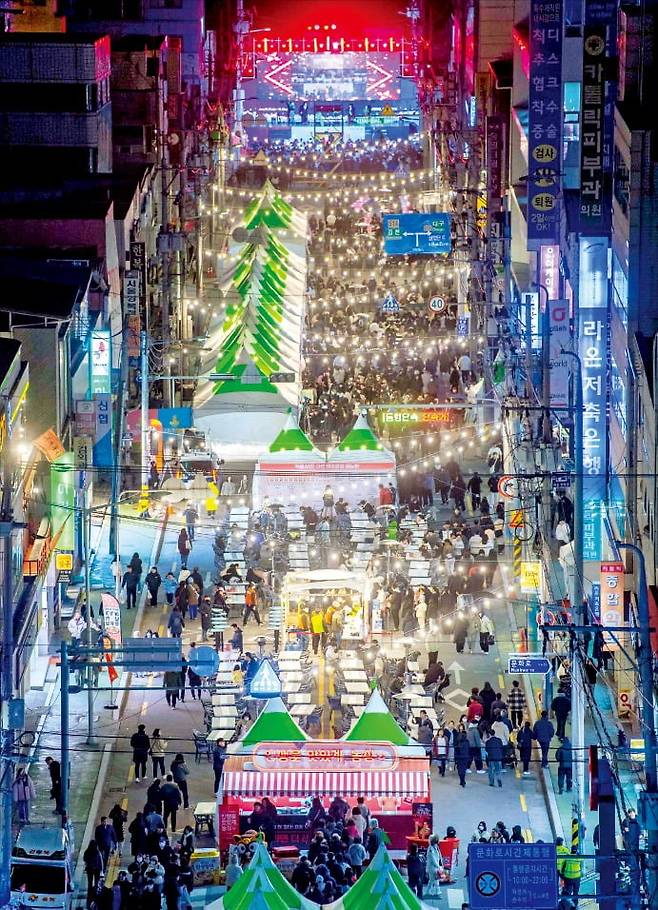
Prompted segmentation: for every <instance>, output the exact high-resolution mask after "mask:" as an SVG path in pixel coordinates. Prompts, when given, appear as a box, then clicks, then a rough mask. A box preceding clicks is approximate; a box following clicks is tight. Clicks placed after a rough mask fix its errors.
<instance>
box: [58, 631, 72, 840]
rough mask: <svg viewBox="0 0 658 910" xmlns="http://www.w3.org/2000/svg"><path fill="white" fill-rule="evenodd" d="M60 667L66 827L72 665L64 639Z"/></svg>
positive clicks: (61, 767) (60, 652) (61, 775)
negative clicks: (70, 664) (70, 665)
mask: <svg viewBox="0 0 658 910" xmlns="http://www.w3.org/2000/svg"><path fill="white" fill-rule="evenodd" d="M59 654H60V661H59V663H60V668H59V685H60V721H59V723H60V727H59V730H60V738H61V741H62V744H61V746H62V752H61V756H60V758H61V761H60V779H61V784H60V786H61V788H62V793H61V803H62V828H66V826H67V824H68V817H69V779H70V775H69V762H70V757H69V756H70V752H69V685H70V676H71V673H70V667H69V649H68V644H67V642H66V641H65V640H63V641H62V643H61V645H60V649H59Z"/></svg>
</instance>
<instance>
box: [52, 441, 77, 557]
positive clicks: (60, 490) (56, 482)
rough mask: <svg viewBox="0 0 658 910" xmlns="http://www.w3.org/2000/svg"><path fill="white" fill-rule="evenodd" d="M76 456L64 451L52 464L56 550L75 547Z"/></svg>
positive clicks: (53, 527) (67, 549)
mask: <svg viewBox="0 0 658 910" xmlns="http://www.w3.org/2000/svg"><path fill="white" fill-rule="evenodd" d="M74 459H75V456H74V454H73V452H64V454H63V455H60V456H59V458H57V459H55V461H53V463H52V464H51V466H50V521H51V524H52V529H53V539H55V540H56V541H57V542H56V544H55V549H56V550H66V551H71V552H73V550H74V549H75V463H74Z"/></svg>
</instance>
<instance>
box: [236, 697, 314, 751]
mask: <svg viewBox="0 0 658 910" xmlns="http://www.w3.org/2000/svg"><path fill="white" fill-rule="evenodd" d="M305 739H308V737H307V735H306V733H304V731H303V730H302V728H301V727H299V726H298V725H297V723H296V722H295V720H294V719H293V718H292V717H291V716H290V714H289V713H288V709H287V708H286V706H285V705H284V703H283V702H282V701H281V699H280V698H271V699H270V700H269V701H268V702H267V704H266V705H265V707H264V708H263V710H262V711H261V712H260V714H259V715H258V717H257V718H256V720H255V722H254V723H253V724H252V726H251V727H250V728H249V730H247V732H246V733H245V735H244V737H243V738H242V739H241V743H242V744H243V745H244V746H256V745H258V743H262V742H301V741H302V740H305Z"/></svg>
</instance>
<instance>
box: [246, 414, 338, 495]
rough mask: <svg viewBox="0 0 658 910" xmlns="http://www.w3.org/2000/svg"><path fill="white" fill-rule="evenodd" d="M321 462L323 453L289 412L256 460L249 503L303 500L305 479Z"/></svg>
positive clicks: (305, 485)
mask: <svg viewBox="0 0 658 910" xmlns="http://www.w3.org/2000/svg"><path fill="white" fill-rule="evenodd" d="M324 464H325V455H324V453H323V452H320V451H319V450H318V449H316V448H315V446H314V445H313V443H312V442H311V440H310V439H309V438H308V436H307V435H306V433H304V432H303V431H302V430H300V428H299V426H298V424H297V421H296V420H295V418H294V416H293V414H292V412H291V413H290V414H289V415H288V419H287V421H286V423H285V426H284V427H283V429H282V430H281V432H280V433H279V434H278V435H277V436H276V438H275V440H274V442H272V443H271V444H270V446H269V448H268V450H267V452H265V453H264V454H263V455H261V456H260V458H259V459H258V461H257V463H256V470H255V471H254V480H253V487H252V502H253V507H254V508H259V507H261V506H262V505H263V503H264V502H265V501H266V500H269V501H270V502H271V503H280V504H282V505H286V504H287V503H289V502H302V501H306V499H307V497H308V492H309V491H308V486H309V480H310V479H311V478H312V477H314V476H315V474H316V472H318V471H322V470H324ZM309 475H311V476H310V477H309Z"/></svg>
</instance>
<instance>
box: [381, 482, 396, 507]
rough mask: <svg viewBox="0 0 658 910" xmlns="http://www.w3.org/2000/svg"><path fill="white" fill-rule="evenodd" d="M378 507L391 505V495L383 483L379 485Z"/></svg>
mask: <svg viewBox="0 0 658 910" xmlns="http://www.w3.org/2000/svg"><path fill="white" fill-rule="evenodd" d="M379 505H380V506H392V505H393V494H392V492H391V491H390V489H389V488H388V487H385V486H384V484H383V483H380V484H379Z"/></svg>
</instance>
